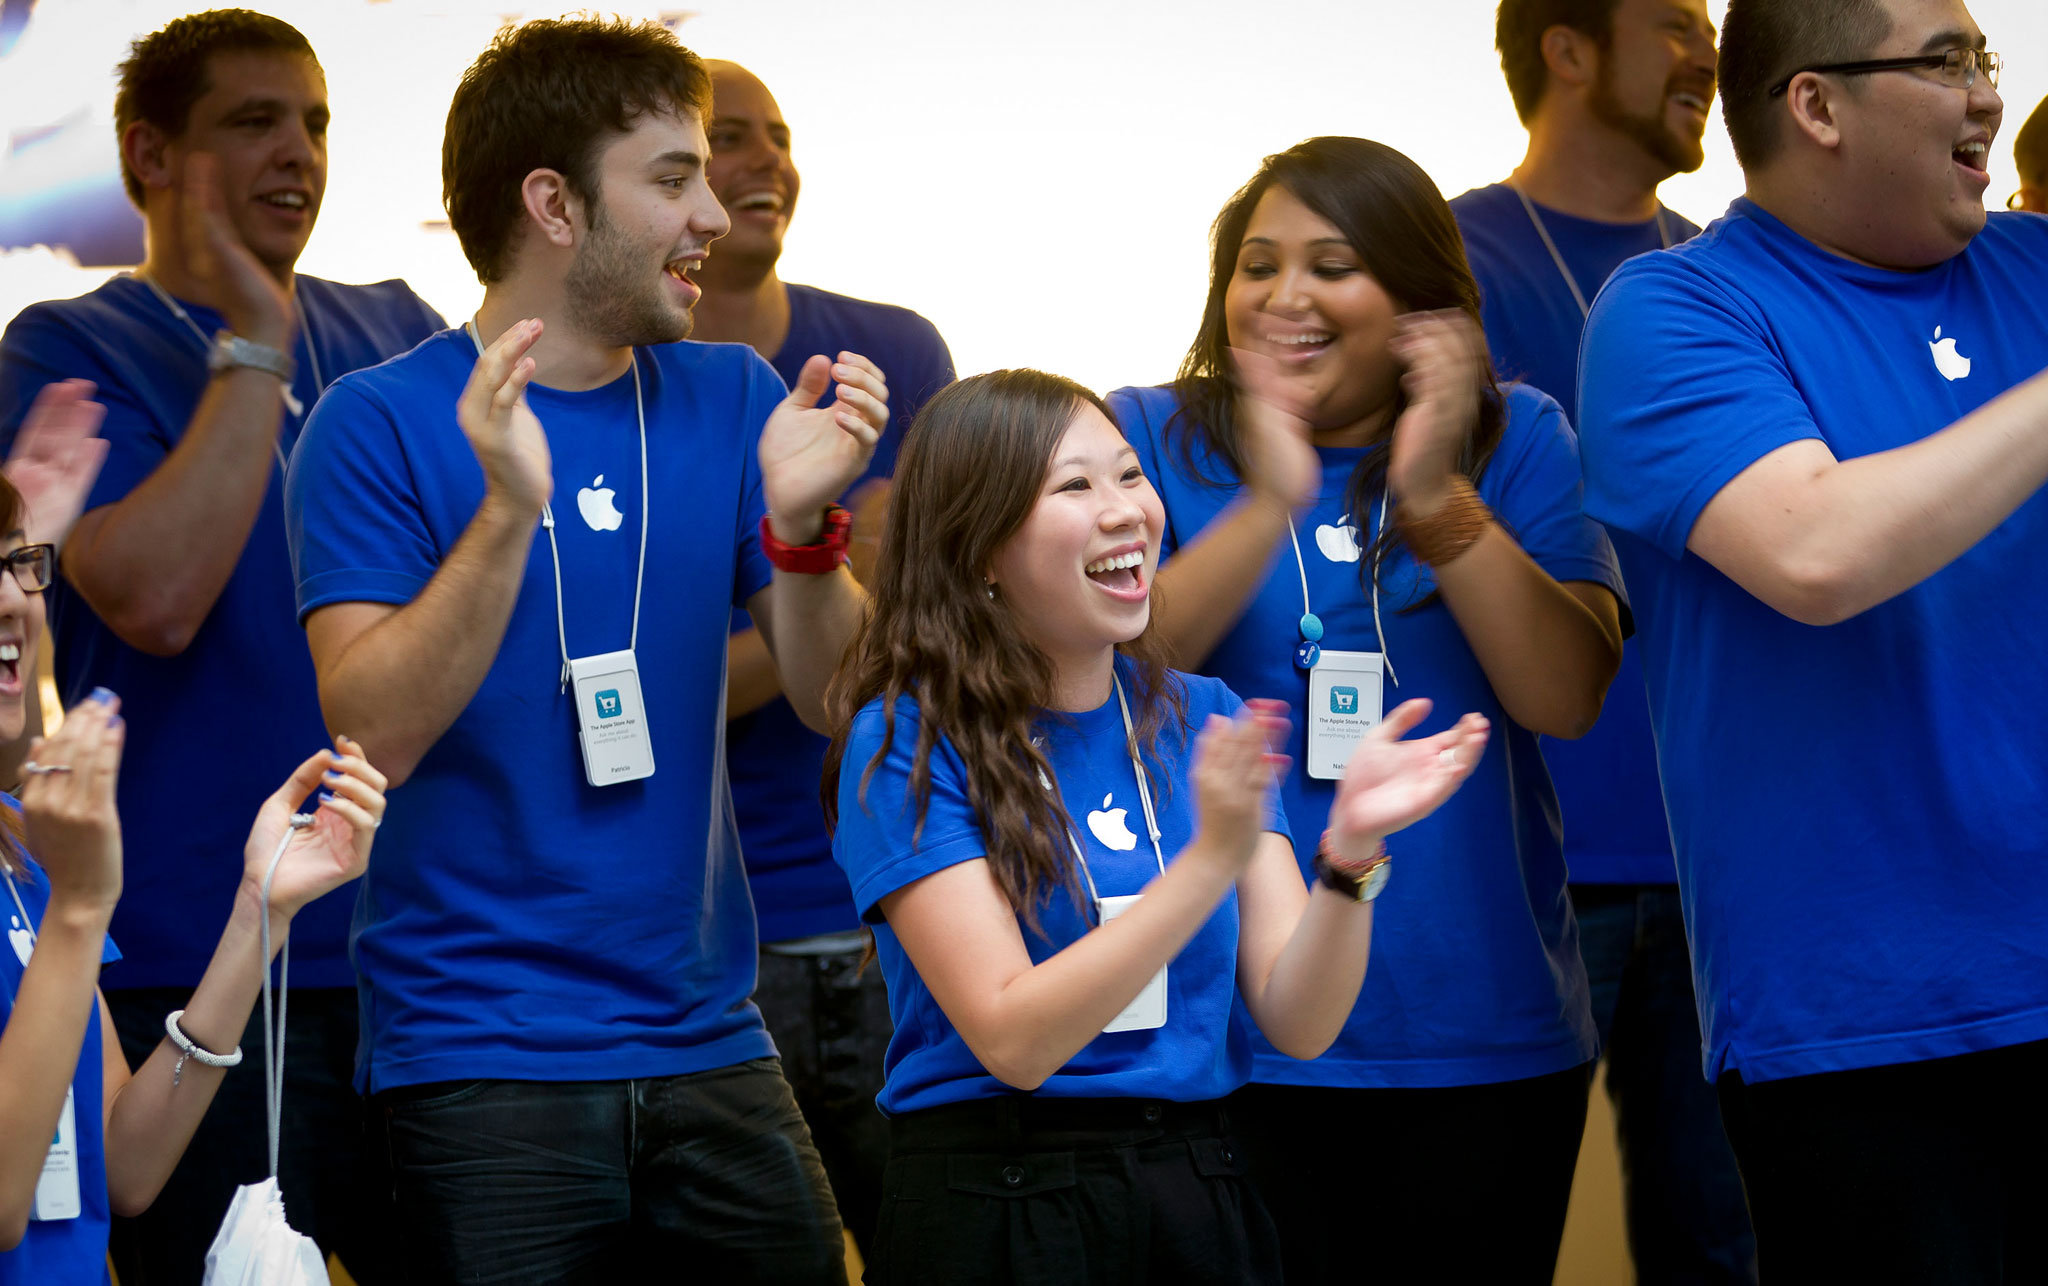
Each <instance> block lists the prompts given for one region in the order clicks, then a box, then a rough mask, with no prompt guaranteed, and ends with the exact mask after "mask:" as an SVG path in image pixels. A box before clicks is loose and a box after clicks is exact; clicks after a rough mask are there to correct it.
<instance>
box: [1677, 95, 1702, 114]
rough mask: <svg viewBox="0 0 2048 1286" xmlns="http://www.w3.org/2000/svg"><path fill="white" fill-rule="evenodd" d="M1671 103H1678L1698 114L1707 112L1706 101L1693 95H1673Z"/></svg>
mask: <svg viewBox="0 0 2048 1286" xmlns="http://www.w3.org/2000/svg"><path fill="white" fill-rule="evenodd" d="M1671 101H1672V102H1674V103H1677V104H1678V105H1679V106H1681V107H1690V108H1692V109H1693V110H1694V111H1696V112H1704V111H1706V110H1707V102H1706V100H1705V99H1703V98H1699V97H1696V96H1695V95H1692V94H1673V95H1672V96H1671Z"/></svg>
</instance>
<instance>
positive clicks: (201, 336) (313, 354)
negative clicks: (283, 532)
mask: <svg viewBox="0 0 2048 1286" xmlns="http://www.w3.org/2000/svg"><path fill="white" fill-rule="evenodd" d="M129 275H130V276H132V277H134V278H135V280H137V281H139V282H141V283H142V284H143V285H145V286H148V287H149V290H150V293H151V294H153V295H155V296H156V297H157V298H158V299H160V300H162V301H163V305H164V307H165V308H168V309H170V310H171V316H173V317H175V318H177V319H178V320H179V321H181V322H184V323H185V328H186V329H187V330H189V331H191V332H192V334H193V335H194V336H195V337H197V338H198V340H199V346H200V348H201V349H203V350H205V351H206V352H208V353H211V352H212V351H213V341H212V340H210V339H208V338H207V337H206V332H205V331H203V330H201V329H200V328H199V323H198V322H196V321H193V320H192V314H191V313H188V312H186V311H185V307H184V305H183V304H180V303H179V302H178V301H177V300H175V299H173V298H171V295H170V292H169V291H167V290H165V289H164V288H163V287H162V286H159V285H157V284H156V279H155V278H154V277H145V276H143V275H142V274H141V273H139V272H137V273H130V274H129ZM292 307H293V309H294V310H295V311H296V312H297V313H298V314H299V329H300V330H301V331H303V332H305V336H306V364H307V365H308V366H310V367H312V369H313V390H314V391H313V399H314V400H315V401H318V400H319V399H320V395H321V394H322V393H325V392H326V391H327V379H326V377H325V376H323V375H321V373H320V353H319V349H318V346H316V345H315V344H314V343H313V319H312V318H311V317H309V316H307V315H306V310H305V309H304V308H303V307H300V305H299V291H298V287H296V286H294V287H292ZM284 403H285V407H286V409H287V410H289V411H290V412H291V413H292V415H293V416H294V417H295V418H297V419H298V420H299V421H300V422H301V423H304V422H305V419H306V407H305V405H304V403H302V402H300V401H299V399H298V397H297V396H296V395H295V394H293V392H292V389H291V385H289V384H287V385H285V389H284ZM270 446H271V449H272V450H274V451H275V452H276V453H277V467H278V470H279V471H280V472H288V471H289V466H288V465H287V464H286V462H285V458H284V444H283V443H282V442H278V441H275V440H273V441H272V442H271V444H270Z"/></svg>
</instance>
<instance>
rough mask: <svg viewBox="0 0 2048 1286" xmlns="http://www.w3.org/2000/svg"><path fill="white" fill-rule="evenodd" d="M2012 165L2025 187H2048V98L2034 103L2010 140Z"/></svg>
mask: <svg viewBox="0 0 2048 1286" xmlns="http://www.w3.org/2000/svg"><path fill="white" fill-rule="evenodd" d="M2012 162H2013V167H2014V168H2015V169H2017V170H2019V172H2020V183H2021V184H2022V185H2023V186H2025V187H2030V188H2042V187H2048V98H2044V99H2042V100H2041V101H2040V102H2039V103H2037V104H2035V106H2034V111H2033V114H2032V115H2030V116H2028V117H2027V123H2026V124H2024V125H2022V126H2020V132H2019V134H2018V135H2017V136H2015V137H2014V139H2013V141H2012Z"/></svg>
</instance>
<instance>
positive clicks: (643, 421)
mask: <svg viewBox="0 0 2048 1286" xmlns="http://www.w3.org/2000/svg"><path fill="white" fill-rule="evenodd" d="M462 328H463V329H464V330H466V331H468V332H469V342H470V343H472V344H475V345H476V355H477V356H478V357H482V356H483V355H484V341H483V339H482V337H481V336H479V335H478V334H477V329H476V319H475V318H474V317H472V318H471V319H469V320H468V321H466V322H464V323H463V326H462ZM631 361H632V367H633V415H634V418H635V419H636V420H638V421H639V426H640V560H639V562H638V563H637V564H636V565H635V567H634V569H633V632H632V634H631V636H630V639H629V641H628V642H627V644H626V649H627V650H628V651H636V650H638V648H639V646H640V589H641V587H642V586H643V585H645V584H646V583H647V402H646V399H645V398H643V397H642V396H641V393H640V353H639V350H637V349H635V350H633V351H632V354H631ZM540 525H541V526H542V527H543V528H545V529H546V531H547V533H548V557H549V559H550V560H551V561H552V562H553V563H554V565H555V638H556V639H557V640H558V641H559V642H560V643H561V645H562V689H561V690H562V691H564V692H567V691H568V690H569V626H568V622H567V621H566V620H565V619H564V615H563V611H562V547H561V546H560V545H558V544H556V543H555V510H554V506H553V505H552V504H549V503H547V502H545V501H544V502H542V504H541V507H540Z"/></svg>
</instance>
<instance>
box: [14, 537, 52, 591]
mask: <svg viewBox="0 0 2048 1286" xmlns="http://www.w3.org/2000/svg"><path fill="white" fill-rule="evenodd" d="M0 564H4V565H5V566H6V568H7V570H8V571H10V572H13V573H14V583H15V584H17V585H19V586H21V592H22V593H24V594H40V593H42V592H43V591H44V590H46V589H48V588H50V582H51V581H53V580H55V579H56V578H57V547H56V546H55V545H23V546H22V547H21V548H19V549H17V550H15V551H14V552H13V553H11V554H9V555H7V556H6V557H5V558H0Z"/></svg>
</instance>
